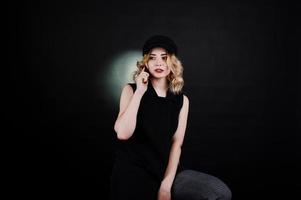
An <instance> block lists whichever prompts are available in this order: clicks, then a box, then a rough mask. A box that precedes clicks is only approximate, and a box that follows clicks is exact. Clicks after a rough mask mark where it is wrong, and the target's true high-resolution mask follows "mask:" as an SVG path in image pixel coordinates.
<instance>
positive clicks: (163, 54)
mask: <svg viewBox="0 0 301 200" xmlns="http://www.w3.org/2000/svg"><path fill="white" fill-rule="evenodd" d="M150 55H151V56H156V54H153V53H151V54H150ZM166 55H167V53H162V54H161V56H166Z"/></svg>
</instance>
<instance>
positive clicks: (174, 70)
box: [133, 53, 184, 94]
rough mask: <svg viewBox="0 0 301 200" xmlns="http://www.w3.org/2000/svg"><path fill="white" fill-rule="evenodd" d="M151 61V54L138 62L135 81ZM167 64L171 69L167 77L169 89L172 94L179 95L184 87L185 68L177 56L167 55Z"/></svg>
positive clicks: (134, 76) (145, 55) (134, 75)
mask: <svg viewBox="0 0 301 200" xmlns="http://www.w3.org/2000/svg"><path fill="white" fill-rule="evenodd" d="M149 59H150V53H147V54H144V56H143V58H142V60H140V61H137V68H138V69H137V70H136V71H134V73H133V80H134V81H135V80H136V77H137V76H138V75H139V74H140V73H141V71H142V69H143V68H144V67H145V66H146V65H147V63H148V61H149ZM166 64H167V66H168V68H169V69H170V73H169V75H168V76H167V81H168V84H169V89H170V91H171V92H172V93H174V94H178V93H180V92H181V91H182V88H183V86H184V79H183V66H182V63H181V61H180V60H179V59H178V58H177V56H176V55H175V54H167V60H166Z"/></svg>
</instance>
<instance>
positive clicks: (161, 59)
mask: <svg viewBox="0 0 301 200" xmlns="http://www.w3.org/2000/svg"><path fill="white" fill-rule="evenodd" d="M166 60H167V52H166V50H165V49H164V48H161V47H156V48H153V49H152V50H151V52H150V57H149V61H148V63H147V65H148V70H149V72H150V73H151V75H152V76H153V78H165V77H167V76H168V74H169V73H170V69H169V67H168V66H167V63H166Z"/></svg>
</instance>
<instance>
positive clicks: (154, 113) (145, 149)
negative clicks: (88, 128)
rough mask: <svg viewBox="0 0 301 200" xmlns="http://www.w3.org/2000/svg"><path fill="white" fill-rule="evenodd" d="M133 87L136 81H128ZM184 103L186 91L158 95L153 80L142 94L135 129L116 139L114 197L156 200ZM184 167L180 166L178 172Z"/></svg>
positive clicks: (112, 183)
mask: <svg viewBox="0 0 301 200" xmlns="http://www.w3.org/2000/svg"><path fill="white" fill-rule="evenodd" d="M129 85H130V86H131V87H132V89H133V91H135V90H136V84H135V83H129ZM182 105H183V93H180V94H173V93H172V92H171V91H169V90H168V91H167V95H166V97H160V96H158V95H157V93H156V91H155V89H154V88H153V86H152V83H151V82H149V83H148V89H147V91H146V92H145V93H144V95H143V96H142V99H141V101H140V106H139V109H138V113H137V121H136V129H135V131H134V133H133V135H132V136H131V137H130V138H129V139H128V140H124V141H122V140H118V139H116V145H117V146H116V157H115V163H114V167H113V170H112V176H111V199H112V200H119V199H123V200H126V199H133V200H135V199H143V200H147V199H149V200H156V198H157V194H158V190H159V187H160V183H161V181H162V179H163V176H164V173H165V170H166V167H167V164H168V159H169V152H170V147H171V139H172V136H173V134H174V133H175V131H176V129H177V126H178V117H179V113H180V110H181V108H182ZM180 170H181V166H180V165H179V166H178V170H177V172H179V171H180Z"/></svg>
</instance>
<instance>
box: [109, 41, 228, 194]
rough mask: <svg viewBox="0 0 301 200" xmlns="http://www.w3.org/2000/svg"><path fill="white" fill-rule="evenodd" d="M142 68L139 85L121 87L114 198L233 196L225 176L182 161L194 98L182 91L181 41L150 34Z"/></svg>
mask: <svg viewBox="0 0 301 200" xmlns="http://www.w3.org/2000/svg"><path fill="white" fill-rule="evenodd" d="M137 68H138V69H137V71H136V72H135V73H134V80H135V83H130V84H126V85H125V86H124V88H123V90H122V93H121V98H120V110H119V114H118V117H117V120H116V122H115V125H114V130H115V132H116V133H117V138H118V140H117V141H118V146H117V151H116V160H115V164H114V167H113V171H112V176H111V198H112V200H120V199H123V200H136V199H137V200H138V199H139V200H171V197H172V198H173V200H188V199H189V200H195V199H198V200H200V199H207V200H217V199H218V200H230V199H231V196H232V194H231V191H230V189H229V188H228V187H227V185H226V184H224V183H223V182H222V181H221V180H220V179H218V178H216V177H214V176H211V175H209V174H205V173H201V172H198V171H194V170H183V168H182V167H181V165H179V160H180V155H181V146H182V143H183V140H184V136H185V130H186V124H187V117H188V111H189V100H188V97H187V96H186V95H184V94H183V92H182V88H183V85H184V80H183V77H182V74H183V67H182V65H181V62H180V61H179V59H178V58H177V46H176V44H175V43H174V42H173V40H172V39H170V38H169V37H166V36H162V35H156V36H153V37H151V38H150V39H148V40H147V41H146V42H145V44H144V46H143V59H142V60H141V61H140V62H138V63H137ZM179 172H180V173H179Z"/></svg>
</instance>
